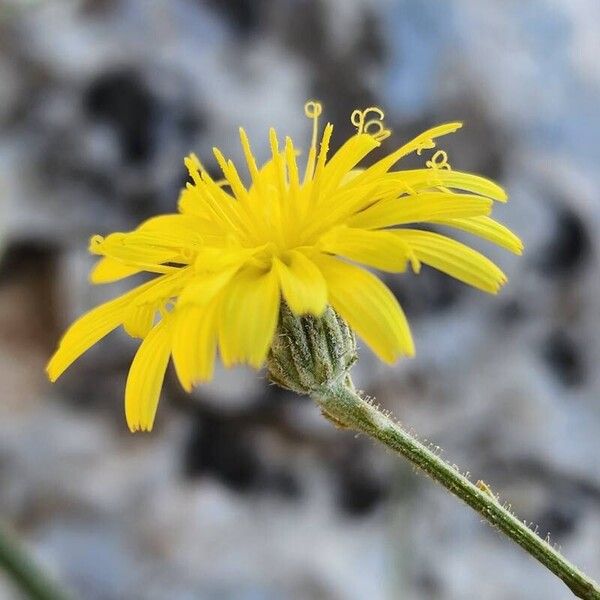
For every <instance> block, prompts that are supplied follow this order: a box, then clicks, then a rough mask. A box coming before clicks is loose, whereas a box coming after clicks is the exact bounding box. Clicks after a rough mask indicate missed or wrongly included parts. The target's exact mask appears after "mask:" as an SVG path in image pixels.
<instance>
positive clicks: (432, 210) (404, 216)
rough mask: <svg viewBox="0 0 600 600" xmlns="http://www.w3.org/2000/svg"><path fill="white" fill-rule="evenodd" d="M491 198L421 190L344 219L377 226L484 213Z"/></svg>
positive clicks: (364, 225)
mask: <svg viewBox="0 0 600 600" xmlns="http://www.w3.org/2000/svg"><path fill="white" fill-rule="evenodd" d="M491 208H492V201H491V200H489V199H488V198H484V197H482V196H473V195H469V194H446V193H443V192H431V193H422V194H417V195H414V196H403V197H402V198H389V199H386V200H381V201H380V202H377V203H375V204H373V205H372V206H370V207H369V208H366V209H365V210H363V211H361V212H359V213H357V214H355V215H353V216H352V217H350V218H349V219H348V222H347V223H348V225H349V226H350V227H359V228H362V229H377V228H380V227H390V226H392V225H401V224H404V223H416V222H419V221H431V220H432V219H448V218H456V217H475V216H479V215H488V214H489V213H490V211H491Z"/></svg>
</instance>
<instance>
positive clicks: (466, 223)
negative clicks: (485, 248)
mask: <svg viewBox="0 0 600 600" xmlns="http://www.w3.org/2000/svg"><path fill="white" fill-rule="evenodd" d="M432 222H433V223H437V224H439V225H448V226H449V227H453V228H454V229H461V230H462V231H466V232H467V233H471V234H473V235H476V236H477V237H480V238H482V239H484V240H487V241H488V242H492V243H494V244H496V245H497V246H500V247H501V248H505V249H506V250H508V251H510V252H514V253H515V254H519V255H520V254H523V242H522V241H521V240H520V239H519V238H518V237H517V236H516V235H515V234H514V233H513V232H512V231H511V230H510V229H509V228H508V227H505V226H504V225H502V223H498V221H495V220H494V219H490V218H489V217H470V218H462V219H456V218H452V219H449V218H443V219H441V218H439V219H438V218H436V219H435V220H433V221H432Z"/></svg>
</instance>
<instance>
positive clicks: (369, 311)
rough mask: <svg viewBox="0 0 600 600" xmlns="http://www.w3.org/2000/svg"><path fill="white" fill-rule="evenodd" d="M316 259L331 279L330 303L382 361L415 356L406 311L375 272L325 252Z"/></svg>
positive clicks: (328, 283)
mask: <svg viewBox="0 0 600 600" xmlns="http://www.w3.org/2000/svg"><path fill="white" fill-rule="evenodd" d="M315 262H316V263H317V265H318V266H319V268H320V269H321V271H322V273H323V275H324V277H325V280H326V281H327V286H328V288H329V302H330V304H331V305H332V306H333V307H334V308H335V310H336V311H337V312H338V313H339V314H340V316H341V317H342V318H343V319H345V320H346V321H347V323H348V324H349V325H350V327H351V328H352V329H353V330H354V331H356V333H357V334H358V335H359V336H360V337H361V338H362V339H363V340H364V341H365V342H366V343H367V345H368V346H369V347H370V348H371V349H372V350H373V351H374V352H375V353H376V354H377V355H378V356H379V357H380V358H381V359H382V360H384V361H386V362H390V363H391V362H393V361H394V360H396V359H397V358H398V357H399V356H402V355H407V356H413V355H414V352H415V348H414V344H413V340H412V336H411V333H410V329H409V326H408V322H407V321H406V317H405V315H404V312H403V311H402V309H401V308H400V305H399V304H398V301H397V300H396V298H395V297H394V295H393V294H392V292H390V290H389V289H388V288H387V287H386V286H385V285H384V284H383V283H382V282H381V281H380V280H379V279H378V278H377V277H375V275H373V274H371V273H369V272H368V271H365V270H364V269H361V268H360V267H356V266H354V265H350V264H347V263H344V262H342V261H341V260H339V259H337V258H333V257H331V256H327V255H324V254H321V255H319V256H318V257H315Z"/></svg>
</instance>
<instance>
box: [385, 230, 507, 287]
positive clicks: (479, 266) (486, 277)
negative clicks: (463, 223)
mask: <svg viewBox="0 0 600 600" xmlns="http://www.w3.org/2000/svg"><path fill="white" fill-rule="evenodd" d="M393 233H394V234H395V235H397V236H398V237H399V238H400V239H402V240H403V241H404V242H406V243H407V244H408V245H409V246H410V247H411V248H412V249H413V251H414V253H415V255H416V257H417V259H418V260H420V261H421V262H423V263H425V264H426V265H429V266H431V267H433V268H435V269H438V270H439V271H442V272H443V273H446V274H447V275H450V276H451V277H454V278H456V279H459V280H460V281H463V282H464V283H467V284H469V285H472V286H473V287H475V288H477V289H480V290H482V291H484V292H489V293H491V294H496V293H497V292H498V290H499V289H500V287H501V286H502V285H503V284H504V283H506V275H504V273H503V272H502V271H501V270H500V269H499V268H498V267H497V266H496V265H495V264H494V263H493V262H492V261H491V260H490V259H489V258H486V257H485V256H483V254H480V253H479V252H477V251H475V250H473V249H472V248H469V247H468V246H465V245H464V244H461V243H460V242H457V241H456V240H453V239H450V238H448V237H446V236H444V235H440V234H439V233H431V232H429V231H418V230H416V229H398V230H395V231H394V232H393Z"/></svg>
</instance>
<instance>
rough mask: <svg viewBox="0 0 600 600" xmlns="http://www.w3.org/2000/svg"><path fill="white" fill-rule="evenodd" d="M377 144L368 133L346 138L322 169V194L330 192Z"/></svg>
mask: <svg viewBox="0 0 600 600" xmlns="http://www.w3.org/2000/svg"><path fill="white" fill-rule="evenodd" d="M379 145H380V144H379V142H378V141H377V140H376V139H375V138H374V137H373V136H371V135H368V134H358V135H354V136H352V137H351V138H350V139H349V140H347V141H346V142H345V143H344V145H343V146H342V147H341V148H340V149H339V150H338V151H337V152H336V153H335V154H334V155H333V156H332V157H331V160H330V161H329V162H328V163H327V164H326V165H325V168H324V169H323V173H322V183H321V188H320V189H321V190H322V192H323V194H324V195H325V196H326V195H327V194H328V193H331V192H332V191H333V190H334V189H335V188H336V187H337V186H338V185H339V183H340V181H341V180H342V179H343V178H344V176H346V175H347V174H348V173H349V172H350V171H352V169H354V167H355V166H356V165H357V164H358V163H359V162H360V161H361V160H362V159H363V158H364V157H365V156H366V155H367V154H369V152H372V151H373V150H374V149H375V148H377V147H378V146H379Z"/></svg>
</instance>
